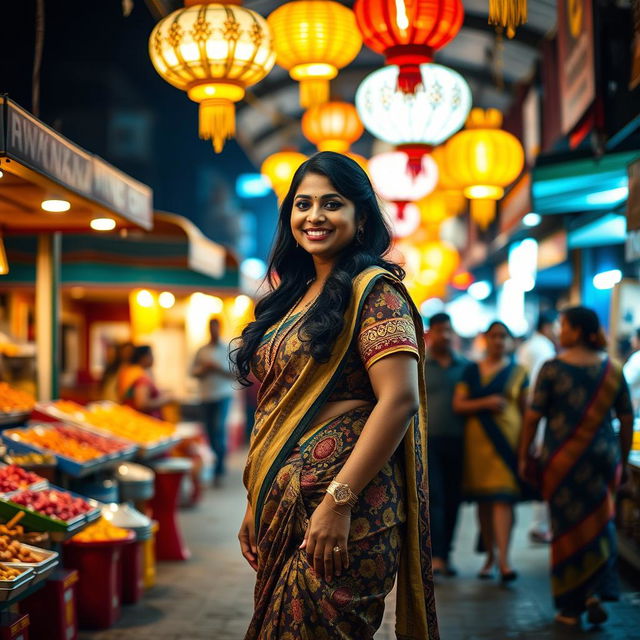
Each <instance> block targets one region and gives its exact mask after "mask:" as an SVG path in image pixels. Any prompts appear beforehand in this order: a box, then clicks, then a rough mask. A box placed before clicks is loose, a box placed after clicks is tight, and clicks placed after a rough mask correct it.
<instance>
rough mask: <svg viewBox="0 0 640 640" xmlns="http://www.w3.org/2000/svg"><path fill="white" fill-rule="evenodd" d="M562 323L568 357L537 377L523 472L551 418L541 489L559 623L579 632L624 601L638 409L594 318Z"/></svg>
mask: <svg viewBox="0 0 640 640" xmlns="http://www.w3.org/2000/svg"><path fill="white" fill-rule="evenodd" d="M560 322H561V325H560V345H561V347H562V349H563V351H562V353H561V355H560V356H558V357H557V358H554V359H553V360H549V361H548V362H547V363H545V364H544V365H543V367H542V369H541V370H540V373H539V375H538V378H537V381H536V388H535V392H534V395H533V402H532V405H531V408H530V409H529V410H528V411H527V414H526V417H525V425H524V430H523V437H522V440H521V443H520V456H519V457H520V473H521V475H522V476H523V477H524V476H526V475H527V473H528V468H530V465H527V456H528V452H529V450H530V447H531V444H532V441H533V438H534V437H535V433H536V428H537V426H538V422H539V421H540V419H541V418H542V417H546V418H547V427H546V430H545V439H544V446H543V451H542V457H541V466H542V478H541V482H542V487H541V489H542V495H543V497H544V499H545V500H546V501H547V502H548V503H549V508H550V512H551V529H552V533H553V540H552V543H551V586H552V591H553V596H554V601H555V605H556V608H557V609H558V614H557V616H556V620H557V621H558V622H560V623H561V624H564V625H568V626H577V625H578V624H579V622H580V616H581V614H582V613H583V612H584V611H586V612H587V618H588V620H589V622H591V623H593V624H600V623H602V622H604V621H605V620H606V619H607V613H606V611H605V609H604V608H603V607H602V605H601V601H602V600H616V599H617V598H618V585H617V576H616V555H617V554H616V546H617V545H616V529H615V522H614V515H615V491H616V487H617V486H618V484H619V482H620V479H621V477H622V476H624V475H626V464H627V459H628V457H629V451H630V448H631V439H632V434H633V410H632V407H631V399H630V397H629V389H628V387H627V383H626V382H625V379H624V376H623V375H622V368H621V367H620V365H619V364H618V363H617V362H613V361H612V360H610V359H609V358H608V357H607V355H606V353H605V352H604V347H605V339H604V334H603V332H602V330H601V328H600V322H599V321H598V316H597V315H596V314H595V312H594V311H592V310H591V309H587V308H585V307H573V308H571V309H567V310H566V311H564V312H563V313H562V315H561V318H560ZM613 415H616V416H617V417H618V419H619V420H620V433H619V435H616V434H615V432H614V430H613V427H612V424H611V421H612V417H613Z"/></svg>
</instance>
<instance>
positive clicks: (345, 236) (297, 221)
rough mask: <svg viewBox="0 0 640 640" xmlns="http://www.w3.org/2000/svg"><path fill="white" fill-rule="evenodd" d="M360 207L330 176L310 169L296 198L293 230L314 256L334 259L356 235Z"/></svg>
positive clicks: (292, 223) (295, 237) (292, 216)
mask: <svg viewBox="0 0 640 640" xmlns="http://www.w3.org/2000/svg"><path fill="white" fill-rule="evenodd" d="M356 229H357V226H356V208H355V205H354V204H353V202H351V200H347V198H345V197H344V196H342V195H340V194H339V193H338V192H337V190H336V188H335V187H334V186H333V185H332V184H331V182H329V179H328V178H327V177H326V176H323V175H319V174H317V173H308V174H307V175H306V176H305V177H304V178H303V179H302V182H301V183H300V186H299V187H298V189H297V191H296V194H295V196H294V199H293V208H292V210H291V232H292V233H293V237H294V240H295V241H296V242H297V243H298V244H299V245H300V246H301V247H302V248H303V249H304V250H305V251H307V252H308V253H310V254H311V255H312V256H314V257H317V258H320V259H324V260H331V259H333V258H335V257H336V256H337V255H338V254H339V253H340V252H341V251H342V250H343V249H344V248H345V247H347V246H348V245H349V244H350V243H351V242H352V241H353V239H354V237H355V234H356Z"/></svg>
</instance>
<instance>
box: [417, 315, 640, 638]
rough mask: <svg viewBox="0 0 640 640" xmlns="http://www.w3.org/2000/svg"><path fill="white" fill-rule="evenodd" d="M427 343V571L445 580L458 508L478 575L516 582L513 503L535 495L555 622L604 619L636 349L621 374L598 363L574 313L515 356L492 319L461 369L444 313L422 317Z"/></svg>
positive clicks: (601, 359)
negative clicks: (474, 357) (475, 536)
mask: <svg viewBox="0 0 640 640" xmlns="http://www.w3.org/2000/svg"><path fill="white" fill-rule="evenodd" d="M558 324H559V333H558V336H557V338H556V327H557V326H558ZM426 338H427V347H428V348H427V355H428V357H427V360H426V365H425V370H426V379H427V388H428V393H429V430H430V438H429V447H430V451H429V462H430V468H429V478H430V500H431V504H430V516H431V531H432V535H433V555H434V570H435V571H436V573H439V574H441V575H447V576H454V575H455V573H456V572H455V570H454V569H453V566H452V564H451V560H450V557H449V555H450V552H451V547H452V539H453V532H454V528H455V522H456V515H457V510H458V506H459V504H460V502H461V501H462V500H467V501H471V502H475V503H477V505H478V521H479V531H480V536H479V541H478V550H481V551H484V552H485V553H486V559H485V562H484V564H483V566H482V568H481V569H480V572H479V573H478V577H479V578H481V579H490V578H492V577H494V576H495V575H496V574H495V568H497V569H498V571H499V574H498V575H499V577H500V579H501V581H502V582H511V581H514V580H516V579H517V572H516V570H515V568H514V567H512V565H511V563H510V560H509V542H510V534H511V529H512V526H513V506H514V504H515V503H516V502H518V501H521V500H529V499H532V498H534V497H536V496H537V497H538V499H541V500H543V502H539V503H538V505H537V506H536V507H535V509H534V528H533V529H532V530H531V532H530V535H531V538H532V540H534V541H536V542H550V543H551V588H552V592H553V596H554V600H555V604H556V608H557V611H558V614H557V616H556V621H557V622H559V623H561V624H563V625H567V626H577V625H578V624H579V620H580V616H581V615H582V614H583V613H585V612H586V614H587V618H588V620H589V622H591V623H593V624H601V623H603V622H604V621H605V620H606V619H607V612H606V610H605V609H604V608H603V606H602V602H603V601H608V600H614V599H616V598H617V596H618V585H617V567H616V529H615V522H614V510H615V494H616V490H617V489H618V487H619V486H620V485H621V483H624V482H626V480H627V474H628V472H627V466H626V465H627V459H628V456H629V451H630V448H631V440H632V433H633V407H632V402H631V394H630V392H629V386H631V388H632V389H636V386H635V385H640V380H639V379H640V351H636V353H634V354H633V355H632V356H631V358H630V359H629V361H628V362H627V364H626V365H625V367H624V374H623V368H622V366H621V365H620V364H618V363H616V362H614V361H613V360H611V359H610V358H609V357H608V356H607V355H606V352H605V347H606V340H605V337H604V333H603V331H602V328H601V326H600V323H599V321H598V317H597V315H596V313H595V312H594V311H592V310H591V309H587V308H585V307H573V308H570V309H566V310H564V311H562V312H561V314H560V317H559V323H558V322H556V320H555V318H554V316H552V315H549V314H542V315H541V316H540V319H539V322H538V324H537V326H536V331H535V332H534V333H533V335H532V336H531V337H530V338H529V339H528V340H527V341H525V342H524V343H523V344H522V345H521V346H520V348H519V349H518V350H517V352H516V351H515V350H514V344H513V337H512V335H511V332H510V331H509V329H508V327H507V326H506V325H505V324H503V323H502V322H499V321H496V322H493V323H492V324H491V325H490V326H489V327H488V329H487V331H486V332H485V334H484V345H485V350H484V355H483V356H482V357H481V358H480V359H479V360H478V361H477V362H471V363H468V364H466V365H465V361H464V359H463V358H462V356H460V355H458V354H457V353H455V352H454V350H453V346H452V345H453V338H454V334H453V330H452V327H451V322H450V319H449V317H448V316H447V315H446V314H443V313H439V314H437V315H435V316H433V318H431V320H430V322H429V329H428V332H427V334H426ZM638 339H640V332H639V333H638ZM556 345H557V350H558V354H559V355H556ZM639 346H640V345H638V344H637V345H636V347H639ZM625 376H628V382H629V385H628V384H627V381H626V380H625ZM529 383H531V384H530V388H529ZM634 398H637V396H635V395H634ZM636 411H637V406H636ZM462 416H463V417H464V420H465V422H464V426H462V424H461V422H460V417H462ZM614 418H617V419H618V421H619V423H620V428H619V431H618V432H617V433H616V431H615V430H614V428H613V419H614Z"/></svg>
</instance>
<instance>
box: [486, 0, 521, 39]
mask: <svg viewBox="0 0 640 640" xmlns="http://www.w3.org/2000/svg"><path fill="white" fill-rule="evenodd" d="M526 21H527V0H489V24H493V25H497V26H500V27H504V28H505V29H506V32H507V37H509V38H513V36H515V35H516V27H518V26H520V25H521V24H524V23H525V22H526Z"/></svg>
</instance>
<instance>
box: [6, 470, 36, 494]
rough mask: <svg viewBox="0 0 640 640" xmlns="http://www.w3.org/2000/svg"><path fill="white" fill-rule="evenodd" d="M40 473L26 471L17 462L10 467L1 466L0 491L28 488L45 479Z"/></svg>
mask: <svg viewBox="0 0 640 640" xmlns="http://www.w3.org/2000/svg"><path fill="white" fill-rule="evenodd" d="M43 480H44V478H41V477H40V476H39V475H37V474H35V473H32V472H31V471H26V470H25V469H22V468H21V467H18V466H16V465H15V464H10V465H9V466H8V467H0V493H8V492H9V491H16V490H18V489H26V488H27V487H28V486H30V485H32V484H35V483H36V482H41V481H43Z"/></svg>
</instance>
